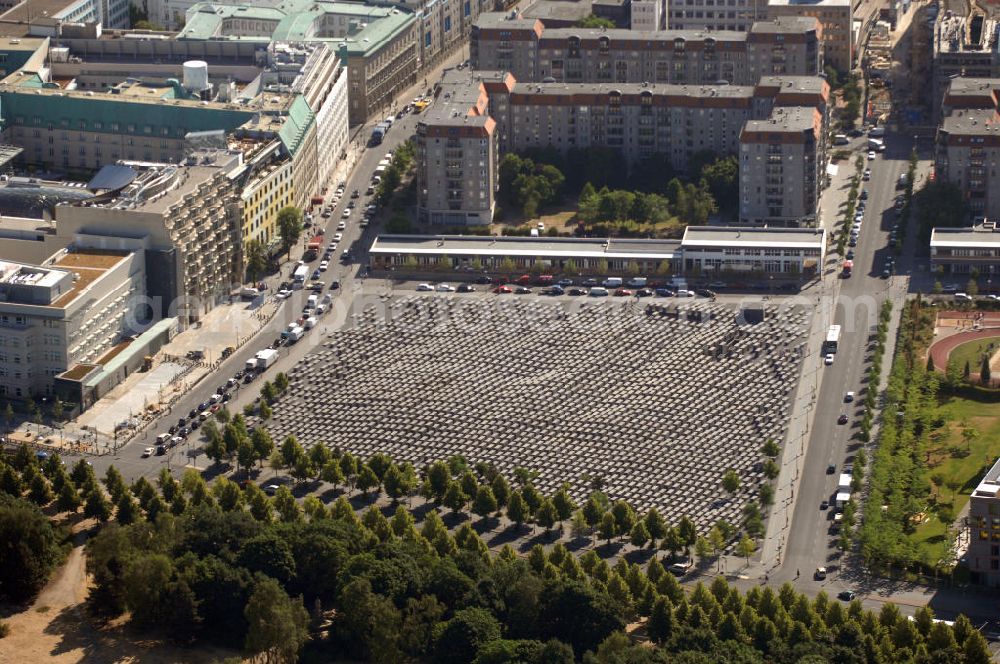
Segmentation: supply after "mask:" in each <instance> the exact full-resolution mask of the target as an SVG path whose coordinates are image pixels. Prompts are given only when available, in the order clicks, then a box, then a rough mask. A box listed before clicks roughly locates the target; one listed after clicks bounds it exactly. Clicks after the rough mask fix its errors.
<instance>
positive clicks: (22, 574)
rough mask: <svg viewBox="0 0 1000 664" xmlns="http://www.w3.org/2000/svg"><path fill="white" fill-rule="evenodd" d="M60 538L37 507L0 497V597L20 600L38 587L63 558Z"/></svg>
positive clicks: (35, 591) (5, 599) (40, 586)
mask: <svg viewBox="0 0 1000 664" xmlns="http://www.w3.org/2000/svg"><path fill="white" fill-rule="evenodd" d="M68 485H69V483H66V485H64V486H68ZM61 540H62V535H61V534H60V533H59V531H57V530H56V529H55V528H53V527H52V524H51V523H50V522H49V520H48V518H46V516H45V515H44V514H42V512H41V511H40V510H39V509H38V508H37V507H35V506H34V505H32V504H31V503H29V502H27V501H26V500H23V499H20V498H11V497H7V496H0V542H3V545H2V546H0V600H3V601H5V602H14V603H20V602H24V601H26V600H28V599H30V598H31V597H33V596H34V595H35V593H37V592H38V591H39V590H41V588H42V586H44V585H45V582H46V581H47V580H48V578H49V574H50V573H51V572H52V570H54V569H55V568H56V566H57V565H58V564H59V562H60V561H61V560H62V558H63V547H62V544H61Z"/></svg>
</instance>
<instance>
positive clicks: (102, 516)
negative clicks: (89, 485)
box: [83, 489, 128, 523]
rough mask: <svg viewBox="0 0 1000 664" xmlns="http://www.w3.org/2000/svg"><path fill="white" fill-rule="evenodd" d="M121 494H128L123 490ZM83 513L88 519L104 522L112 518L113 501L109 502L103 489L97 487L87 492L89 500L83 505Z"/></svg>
mask: <svg viewBox="0 0 1000 664" xmlns="http://www.w3.org/2000/svg"><path fill="white" fill-rule="evenodd" d="M121 495H122V496H125V497H127V496H128V494H127V493H125V492H122V494H121ZM83 515H84V516H86V517H87V518H88V519H97V520H98V521H100V522H102V523H103V522H105V521H107V520H108V519H110V518H111V503H110V502H108V499H107V498H106V497H105V496H104V492H103V491H101V490H100V489H97V490H95V491H91V492H90V493H89V494H87V502H85V503H84V505H83Z"/></svg>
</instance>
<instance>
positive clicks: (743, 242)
mask: <svg viewBox="0 0 1000 664" xmlns="http://www.w3.org/2000/svg"><path fill="white" fill-rule="evenodd" d="M825 243H826V230H825V229H822V228H742V227H740V228H737V227H732V226H688V227H687V229H685V231H684V238H683V239H682V240H681V246H685V247H686V246H689V245H690V246H692V247H695V246H697V247H732V246H743V247H762V248H763V247H788V248H790V249H793V248H799V249H808V248H817V249H821V248H822V247H823V246H824V245H825Z"/></svg>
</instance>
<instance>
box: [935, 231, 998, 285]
mask: <svg viewBox="0 0 1000 664" xmlns="http://www.w3.org/2000/svg"><path fill="white" fill-rule="evenodd" d="M930 251H931V271H932V272H937V273H939V274H944V275H948V274H960V275H967V274H969V273H970V272H972V271H973V270H976V271H978V272H979V274H981V275H983V276H984V277H989V276H991V275H994V274H1000V224H998V223H997V222H996V221H989V220H987V221H985V222H983V223H981V224H980V225H978V226H974V227H967V228H934V229H932V230H931V242H930Z"/></svg>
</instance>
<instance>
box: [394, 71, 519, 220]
mask: <svg viewBox="0 0 1000 664" xmlns="http://www.w3.org/2000/svg"><path fill="white" fill-rule="evenodd" d="M504 78H505V77H503V76H502V75H497V76H496V77H495V79H497V82H500V81H502V80H503V79H504ZM442 90H443V91H444V92H443V94H441V95H439V97H438V99H439V101H438V102H437V103H436V104H435V105H434V106H433V107H432V108H431V110H429V111H426V112H425V114H424V116H423V117H422V118H421V119H420V121H419V122H418V123H417V129H416V135H415V139H414V140H415V146H416V160H417V164H418V167H417V216H418V217H419V218H420V219H423V220H426V221H429V222H430V223H432V224H438V225H444V226H482V225H485V224H490V223H492V222H493V213H494V211H495V209H496V191H497V187H498V180H497V165H498V157H499V146H498V142H497V141H498V134H497V131H496V125H497V123H496V120H495V119H494V118H493V117H491V116H490V114H489V93H488V91H487V89H486V86H485V84H484V83H483V81H478V80H475V79H474V78H473V79H472V80H470V77H469V76H465V75H463V73H462V72H452V75H451V76H450V77H449V76H447V75H446V77H445V80H444V82H443V85H442Z"/></svg>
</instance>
